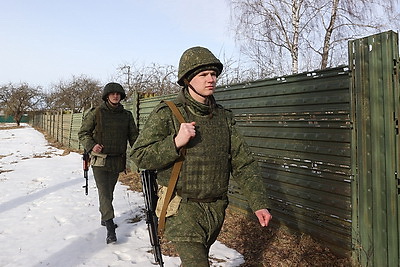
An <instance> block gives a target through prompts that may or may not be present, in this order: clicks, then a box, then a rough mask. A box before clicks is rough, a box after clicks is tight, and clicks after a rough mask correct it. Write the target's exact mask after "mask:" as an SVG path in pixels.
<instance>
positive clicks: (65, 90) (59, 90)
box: [47, 75, 102, 112]
mask: <svg viewBox="0 0 400 267" xmlns="http://www.w3.org/2000/svg"><path fill="white" fill-rule="evenodd" d="M101 94H102V86H101V84H100V82H99V81H97V80H94V79H91V78H88V77H86V76H84V75H81V76H79V77H76V76H73V77H72V79H71V80H70V81H60V82H59V83H58V84H55V85H53V92H52V93H50V94H49V95H48V96H47V103H48V104H49V107H48V108H49V109H52V110H71V111H73V112H82V111H83V110H85V109H87V108H89V107H92V106H96V105H98V104H99V103H101Z"/></svg>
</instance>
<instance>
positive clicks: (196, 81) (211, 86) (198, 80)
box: [189, 70, 217, 102]
mask: <svg viewBox="0 0 400 267" xmlns="http://www.w3.org/2000/svg"><path fill="white" fill-rule="evenodd" d="M190 84H191V85H192V86H193V87H194V89H196V91H197V92H198V93H199V94H201V95H204V96H210V95H212V94H213V93H214V91H215V87H216V84H217V73H216V72H215V71H214V70H206V71H202V72H200V73H198V74H197V75H196V76H194V77H193V79H192V80H191V81H190ZM189 88H190V87H189ZM191 95H192V94H191ZM192 96H193V95H192ZM195 99H196V98H195ZM196 100H197V99H196ZM199 102H202V101H199Z"/></svg>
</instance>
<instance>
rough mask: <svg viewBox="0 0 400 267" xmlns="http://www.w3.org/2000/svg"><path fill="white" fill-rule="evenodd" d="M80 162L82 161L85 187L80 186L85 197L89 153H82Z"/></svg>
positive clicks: (87, 181) (87, 191) (87, 189)
mask: <svg viewBox="0 0 400 267" xmlns="http://www.w3.org/2000/svg"><path fill="white" fill-rule="evenodd" d="M82 160H83V178H85V185H83V186H82V188H85V195H87V194H88V193H89V187H88V183H89V176H88V171H89V165H90V157H89V152H86V151H84V152H83V154H82Z"/></svg>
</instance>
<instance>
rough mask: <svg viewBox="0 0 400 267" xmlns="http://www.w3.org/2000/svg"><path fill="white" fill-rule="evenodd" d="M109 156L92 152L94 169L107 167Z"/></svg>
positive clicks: (91, 158) (91, 159)
mask: <svg viewBox="0 0 400 267" xmlns="http://www.w3.org/2000/svg"><path fill="white" fill-rule="evenodd" d="M106 159H107V154H102V153H96V152H93V151H92V152H90V164H91V165H92V166H93V167H104V166H106Z"/></svg>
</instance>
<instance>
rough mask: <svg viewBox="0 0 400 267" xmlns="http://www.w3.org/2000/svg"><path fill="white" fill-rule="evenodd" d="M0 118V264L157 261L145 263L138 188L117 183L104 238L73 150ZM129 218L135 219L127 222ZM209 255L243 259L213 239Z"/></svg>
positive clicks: (93, 195) (228, 262) (172, 262)
mask: <svg viewBox="0 0 400 267" xmlns="http://www.w3.org/2000/svg"><path fill="white" fill-rule="evenodd" d="M2 125H3V126H4V125H5V124H0V148H1V149H0V188H1V194H0V215H1V216H0V251H1V253H0V266H2V267H19V266H21V267H31V266H32V267H40V266H63V267H72V266H74V267H79V266H89V267H92V266H93V267H102V266H109V267H125V266H129V267H132V266H138V267H146V266H147V267H154V266H158V265H154V264H153V263H154V256H153V254H152V253H151V245H150V240H149V237H148V230H147V225H146V222H145V218H144V211H143V209H144V199H143V194H142V193H139V192H134V191H130V190H129V189H128V187H127V186H124V185H122V184H120V183H118V184H117V186H116V189H115V193H114V209H115V213H116V218H115V219H114V222H115V223H116V224H117V225H118V228H117V229H116V234H117V238H118V241H117V243H116V244H109V245H107V244H106V242H105V237H106V229H105V227H104V226H101V225H100V213H99V211H98V200H97V189H96V187H95V183H94V180H93V173H92V171H91V169H90V171H89V194H88V195H85V192H84V189H83V188H82V185H84V181H85V180H84V178H83V170H82V160H81V155H80V154H78V153H73V152H72V153H69V154H67V153H64V151H63V150H60V149H57V148H54V147H51V146H49V145H48V144H47V141H46V140H45V138H44V136H43V135H42V134H41V133H40V132H38V131H36V130H35V129H33V128H32V127H30V126H28V125H26V124H23V125H24V127H23V128H19V129H9V130H5V129H4V128H3V129H2V128H1V126H2ZM13 125H15V124H13ZM132 218H140V219H139V220H138V221H137V222H135V223H132V222H131V219H132ZM210 254H211V256H212V257H213V258H215V259H213V265H212V266H218V267H219V266H221V267H233V266H240V264H242V263H244V259H243V256H242V255H241V254H240V253H238V252H237V251H235V250H232V249H229V248H227V247H226V246H225V245H223V244H221V243H220V242H218V241H217V242H216V243H214V245H213V246H212V247H211V251H210ZM163 259H164V265H165V266H166V267H173V266H176V267H177V266H179V265H180V260H179V258H178V257H168V256H165V255H164V256H163ZM216 260H221V262H219V263H216Z"/></svg>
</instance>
